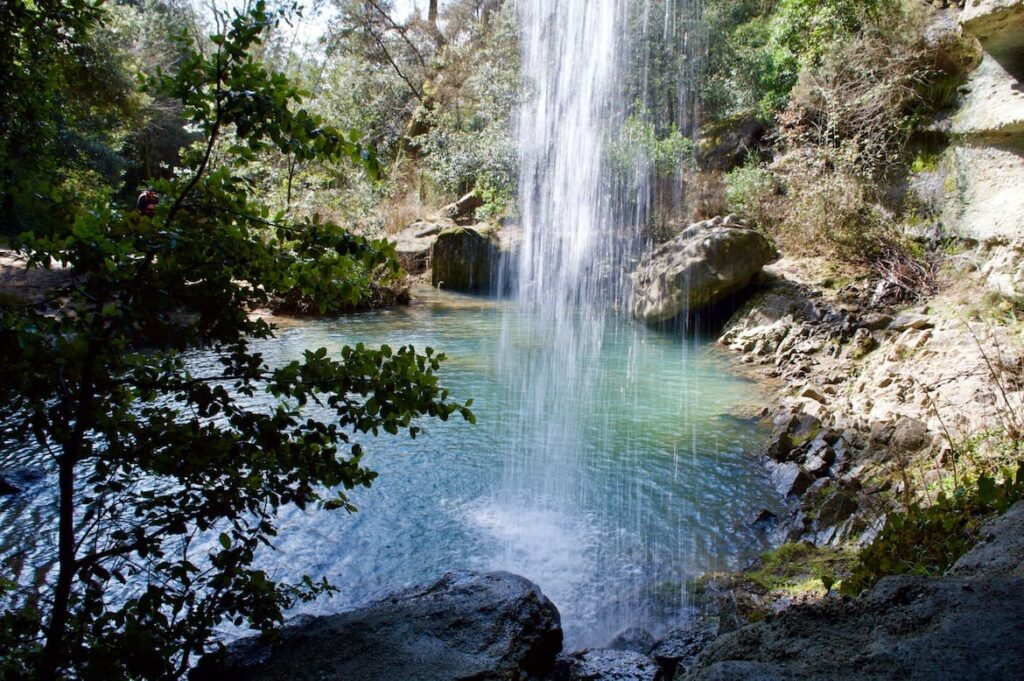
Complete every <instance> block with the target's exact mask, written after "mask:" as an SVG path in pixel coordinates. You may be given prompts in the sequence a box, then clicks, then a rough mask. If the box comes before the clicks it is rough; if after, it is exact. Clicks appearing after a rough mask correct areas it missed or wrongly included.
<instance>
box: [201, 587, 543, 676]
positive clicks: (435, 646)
mask: <svg viewBox="0 0 1024 681" xmlns="http://www.w3.org/2000/svg"><path fill="white" fill-rule="evenodd" d="M561 648H562V628H561V620H560V617H559V614H558V610H557V609H556V608H555V606H554V605H553V604H552V603H551V601H549V600H548V599H547V598H546V597H545V596H544V595H543V594H542V593H541V592H540V589H539V588H537V586H536V585H534V584H533V583H532V582H530V581H528V580H526V579H524V578H522V577H518V576H516V575H512V574H509V573H506V572H494V573H490V574H478V573H472V572H455V573H451V574H449V575H446V576H445V577H444V578H442V579H441V580H440V581H439V582H437V583H436V584H433V585H432V586H428V587H418V588H413V589H408V590H406V591H402V592H400V593H397V594H394V595H392V596H390V597H388V598H386V599H384V600H381V601H378V602H377V603H373V604H371V605H368V606H366V607H363V608H360V609H358V610H353V611H351V612H346V613H342V614H339V615H331V616H326V617H310V618H303V619H302V621H300V622H299V623H297V624H295V625H292V626H289V627H286V628H285V629H284V630H283V631H282V635H281V638H280V640H279V642H277V643H276V644H274V645H272V646H271V645H266V644H263V643H261V642H260V641H259V640H258V639H257V638H249V639H244V640H242V641H239V642H237V643H235V644H232V645H231V646H229V648H228V651H227V655H226V656H225V657H223V659H219V660H218V659H216V658H213V657H211V658H207V659H205V660H203V662H202V664H200V666H199V668H198V669H197V670H196V671H195V672H194V673H193V674H192V677H191V678H192V679H193V680H194V681H195V680H200V681H232V680H235V679H238V680H241V679H246V680H247V681H248V680H251V681H270V680H272V679H273V680H278V679H280V680H284V679H288V680H289V681H292V680H294V681H302V680H304V679H308V680H313V679H316V680H317V681H331V680H336V681H356V680H357V679H358V680H359V681H397V680H399V679H401V680H413V679H416V680H419V681H432V680H436V681H454V680H457V679H474V680H480V681H482V680H485V679H529V678H538V677H540V678H543V677H546V676H548V675H549V674H550V673H551V672H552V671H553V670H554V665H555V658H556V656H557V655H558V653H559V651H560V650H561Z"/></svg>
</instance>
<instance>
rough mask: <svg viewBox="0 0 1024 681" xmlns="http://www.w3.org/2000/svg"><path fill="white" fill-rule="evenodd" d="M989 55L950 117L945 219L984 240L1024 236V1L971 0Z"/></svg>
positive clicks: (966, 24)
mask: <svg viewBox="0 0 1024 681" xmlns="http://www.w3.org/2000/svg"><path fill="white" fill-rule="evenodd" d="M960 25H961V27H962V30H963V32H964V34H965V35H966V36H969V37H974V38H976V39H977V40H978V41H979V42H980V44H981V47H982V50H983V58H982V61H981V64H980V65H979V66H978V68H977V69H976V70H975V71H974V72H973V73H972V74H971V77H970V80H969V81H968V83H967V84H966V86H965V87H964V97H963V102H962V105H961V107H960V109H959V110H958V111H957V112H956V113H955V114H954V116H953V117H952V120H951V121H950V129H949V132H950V133H951V139H952V140H953V146H952V149H951V150H950V153H949V157H948V160H947V164H948V171H949V172H948V176H947V179H946V183H945V185H946V189H947V191H946V200H945V205H944V207H943V219H944V222H945V223H946V224H947V225H948V226H950V227H952V228H953V229H954V230H955V232H956V233H957V234H958V235H960V236H964V237H968V238H971V239H975V240H977V241H979V242H993V241H1020V240H1021V239H1024V192H1022V191H1021V189H1020V188H1021V187H1024V0H969V1H968V2H967V4H966V7H965V9H964V11H963V13H962V14H961V16H960Z"/></svg>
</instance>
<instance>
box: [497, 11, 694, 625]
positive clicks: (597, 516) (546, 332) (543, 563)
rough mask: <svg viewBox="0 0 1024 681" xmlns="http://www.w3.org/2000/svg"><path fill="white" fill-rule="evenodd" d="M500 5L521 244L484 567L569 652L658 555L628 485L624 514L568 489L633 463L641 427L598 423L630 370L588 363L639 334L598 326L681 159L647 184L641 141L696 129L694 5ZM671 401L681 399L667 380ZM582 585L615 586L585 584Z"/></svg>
mask: <svg viewBox="0 0 1024 681" xmlns="http://www.w3.org/2000/svg"><path fill="white" fill-rule="evenodd" d="M515 1H516V2H517V11H518V19H519V25H520V39H521V43H520V54H521V65H522V75H523V88H524V92H523V104H522V108H521V111H520V115H519V121H518V138H519V155H520V187H519V197H518V207H519V213H520V220H519V222H520V225H521V236H520V247H519V249H518V257H517V258H516V259H515V260H514V261H511V260H510V261H509V262H508V263H506V267H505V271H504V276H505V277H506V278H507V281H508V284H509V288H511V290H512V291H513V292H514V296H513V297H514V298H515V304H516V305H518V306H519V309H520V311H521V314H512V315H509V316H507V317H506V321H505V329H504V332H503V341H502V343H503V346H504V347H503V348H502V350H501V354H502V356H503V357H509V358H515V359H514V360H509V361H515V362H516V366H506V367H504V369H503V372H504V373H505V374H508V375H509V376H511V377H512V379H511V380H510V381H509V387H508V394H507V397H506V404H507V405H508V414H507V417H506V418H507V423H505V424H504V425H503V428H504V431H505V432H506V433H507V436H506V441H507V443H508V445H507V446H508V450H509V451H508V460H507V465H506V470H505V478H504V483H503V485H502V489H501V491H500V492H499V493H498V494H497V498H496V499H495V500H494V503H493V504H492V505H491V507H489V508H488V509H487V510H486V511H484V512H482V517H483V519H482V520H481V523H482V524H483V525H485V526H487V527H488V528H489V530H490V531H491V532H492V533H493V534H494V535H495V536H496V537H498V538H499V540H500V541H503V542H504V543H505V551H504V553H503V556H502V558H501V561H499V564H498V566H500V567H502V568H504V569H510V570H512V571H516V572H520V573H521V574H524V575H526V576H527V577H529V578H531V579H533V580H535V581H537V582H538V583H539V584H540V585H541V587H542V588H543V589H544V590H545V592H546V593H547V594H548V595H549V596H551V597H552V599H553V600H554V601H555V603H556V604H557V605H558V607H559V608H560V609H561V610H562V612H563V615H564V620H565V621H566V623H567V624H566V632H567V637H568V638H569V640H570V641H575V642H576V643H586V644H588V645H592V644H600V643H601V642H602V641H601V640H600V637H601V636H605V635H607V634H608V633H609V632H612V633H614V629H615V628H616V627H618V626H621V625H628V624H632V623H635V622H636V621H637V620H638V618H640V617H641V611H642V610H644V608H645V607H647V606H648V605H649V603H648V602H647V601H648V600H649V598H648V596H647V595H644V594H643V593H641V591H642V589H643V588H646V587H648V586H649V584H648V579H649V577H650V575H646V574H645V572H646V571H648V569H649V568H650V564H651V562H652V561H655V560H660V558H654V556H656V555H657V554H658V549H659V547H654V546H650V545H648V544H647V543H646V534H645V530H644V527H645V522H646V520H645V518H644V515H645V514H647V513H651V512H652V511H651V509H650V508H647V505H648V504H647V503H646V502H644V501H642V500H643V499H644V498H646V497H645V490H644V489H642V485H643V483H642V481H637V483H636V487H630V488H623V489H619V490H616V491H615V494H616V495H618V497H619V499H620V500H621V501H624V502H625V503H624V504H619V506H620V507H621V506H622V505H625V506H626V507H628V508H629V512H628V513H626V514H624V515H621V517H619V516H618V514H615V515H616V517H609V516H610V515H612V514H609V513H607V512H606V511H605V510H604V509H605V508H606V506H605V505H603V504H602V503H601V500H599V499H595V498H593V495H594V492H593V490H592V489H590V488H588V487H587V486H586V485H585V484H584V483H583V480H584V479H587V478H592V477H594V476H595V475H597V476H600V475H601V474H602V473H601V471H603V470H606V468H607V467H608V466H635V465H636V464H637V462H638V461H639V460H640V457H644V456H646V455H648V454H649V452H648V449H649V445H645V444H643V443H644V442H645V438H646V437H647V435H648V434H647V433H644V432H642V426H638V425H636V424H626V425H623V424H621V423H618V422H617V419H616V414H615V404H616V403H621V402H623V401H631V402H633V403H635V402H636V401H637V399H638V397H639V395H638V393H639V391H641V390H643V388H642V387H641V385H642V382H641V381H639V380H638V379H639V378H640V377H639V376H638V375H637V369H636V367H635V366H634V367H632V368H627V370H626V371H625V372H624V373H623V372H619V373H613V372H610V371H608V370H607V367H606V358H605V353H607V348H608V347H609V346H610V345H614V346H615V347H617V348H622V347H623V346H625V347H626V348H627V352H628V353H629V355H630V356H632V357H634V358H635V357H636V356H637V355H638V354H639V353H638V352H637V348H638V346H639V344H642V343H643V342H644V338H645V333H646V331H645V330H643V329H638V328H635V327H630V326H628V325H625V326H624V325H622V324H621V323H620V324H611V323H609V322H610V317H609V315H612V314H619V313H620V312H621V311H622V310H625V309H628V308H627V305H628V299H629V295H630V286H629V281H630V280H629V273H630V272H631V270H632V268H633V265H634V263H635V261H636V260H637V258H638V257H639V255H640V254H641V252H642V250H643V249H644V248H646V247H647V246H648V245H649V237H648V233H649V230H648V228H649V227H650V226H651V224H652V222H653V221H654V220H656V219H658V218H659V217H664V214H665V213H666V212H667V213H668V214H671V213H672V212H673V211H678V209H679V201H678V199H679V196H678V188H679V187H681V177H680V176H679V171H680V170H681V168H682V161H681V159H680V160H679V161H678V163H677V165H676V167H675V169H674V171H675V172H674V173H670V177H669V178H668V179H667V181H666V180H664V178H663V179H662V182H661V183H660V184H659V181H658V178H657V177H656V173H655V172H654V171H655V167H656V164H657V163H658V162H659V161H661V162H662V163H664V161H665V159H659V158H657V156H658V152H657V149H652V148H651V145H650V144H645V143H644V141H645V140H647V141H650V138H655V139H656V138H658V137H665V136H668V135H671V134H675V135H677V136H678V135H683V134H686V133H688V132H691V131H692V128H693V126H694V124H695V122H696V116H695V113H694V112H695V109H696V106H695V102H696V98H695V95H694V90H693V88H691V87H690V84H691V82H692V80H691V79H690V78H688V77H687V74H691V75H692V73H693V71H694V69H695V63H696V62H695V60H694V58H693V57H694V56H695V55H697V54H699V52H700V51H701V50H702V49H703V46H702V44H701V41H700V34H701V32H700V6H699V2H698V0H515ZM670 161H671V159H670ZM666 206H668V208H667V209H666ZM683 360H685V358H680V361H683ZM499 361H500V360H499ZM636 361H637V360H636V359H634V364H635V363H636ZM628 366H629V365H627V367H628ZM597 396H606V397H605V398H603V401H599V398H598V397H597ZM674 399H678V400H683V401H685V400H689V399H692V397H691V396H690V395H688V394H687V393H686V388H685V386H679V389H678V393H677V394H676V396H675V397H674ZM551 453H554V454H551ZM584 472H586V474H584ZM609 547H611V548H609ZM623 556H629V559H628V560H626V559H623ZM610 561H611V562H614V561H618V562H615V564H613V565H609V564H608V563H609V562H610ZM598 574H601V575H607V574H618V575H619V577H618V578H617V582H618V583H615V584H613V583H605V584H595V582H597V581H598V580H596V579H595V577H596V575H598ZM677 605H678V603H677Z"/></svg>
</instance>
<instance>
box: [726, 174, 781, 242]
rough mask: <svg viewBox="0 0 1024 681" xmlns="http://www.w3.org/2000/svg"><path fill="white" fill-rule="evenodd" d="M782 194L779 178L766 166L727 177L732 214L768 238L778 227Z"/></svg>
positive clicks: (727, 192) (728, 198)
mask: <svg viewBox="0 0 1024 681" xmlns="http://www.w3.org/2000/svg"><path fill="white" fill-rule="evenodd" d="M781 192H782V186H781V184H780V182H779V178H778V177H777V176H776V175H775V173H773V172H772V171H771V170H770V169H769V168H767V167H766V166H762V165H747V166H743V167H740V168H737V169H735V170H733V171H732V172H730V173H728V174H727V175H726V176H725V198H726V201H727V202H728V205H729V210H730V211H731V212H733V213H736V214H738V215H740V216H741V217H743V218H746V219H747V220H748V221H750V222H751V223H752V224H753V225H754V226H755V227H757V228H758V229H760V230H762V231H764V232H767V233H769V234H772V233H774V232H775V231H776V228H777V227H778V219H779V205H778V204H779V201H780V196H781Z"/></svg>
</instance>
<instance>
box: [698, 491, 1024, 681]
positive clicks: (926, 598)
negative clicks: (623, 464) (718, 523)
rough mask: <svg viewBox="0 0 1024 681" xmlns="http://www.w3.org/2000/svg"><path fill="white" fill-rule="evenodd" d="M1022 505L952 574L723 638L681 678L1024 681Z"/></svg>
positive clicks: (798, 611) (789, 613) (797, 610)
mask: <svg viewBox="0 0 1024 681" xmlns="http://www.w3.org/2000/svg"><path fill="white" fill-rule="evenodd" d="M1021 537H1024V502H1020V503H1018V504H1017V505H1016V506H1015V507H1014V508H1013V509H1011V510H1010V511H1009V512H1008V513H1007V514H1005V515H1004V516H1003V517H1002V518H999V519H996V520H994V521H993V522H991V523H989V524H988V525H986V527H985V528H984V529H983V531H982V539H981V541H980V542H979V543H978V545H977V546H976V547H975V548H974V549H973V550H972V551H971V552H970V553H968V554H967V555H966V556H964V557H963V558H961V560H960V561H959V562H958V563H957V564H956V565H954V567H953V568H952V570H951V571H950V576H947V577H941V578H927V577H916V576H898V577H888V578H886V579H883V580H882V581H880V582H879V583H878V584H877V585H876V586H875V588H874V589H873V590H872V591H871V592H870V593H869V594H868V595H866V596H864V597H861V598H858V599H854V600H840V599H829V600H826V601H824V602H822V603H818V604H815V605H807V606H797V607H793V608H790V609H788V610H785V611H783V612H782V613H781V614H779V615H777V616H776V617H773V618H771V619H769V620H767V621H765V622H760V623H757V624H752V625H749V626H746V627H743V628H741V629H739V630H737V631H734V632H732V633H729V634H726V635H724V636H721V637H719V638H718V639H717V640H716V641H715V642H714V643H712V644H711V645H710V646H709V647H708V648H707V649H706V650H705V651H704V653H703V654H702V655H701V657H700V659H699V662H698V664H697V666H696V667H695V668H694V669H692V670H691V671H690V672H689V673H688V674H687V675H685V676H682V677H680V678H684V679H689V680H691V681H697V680H700V681H708V680H711V679H722V680H725V679H728V680H729V681H742V680H744V679H757V680H759V681H763V680H770V679H814V680H816V679H821V680H822V681H824V680H825V679H866V680H868V679H870V680H874V679H878V680H881V679H901V680H903V679H905V680H908V681H913V680H920V681H932V680H937V679H943V680H949V681H953V680H961V679H962V680H963V681H973V680H975V679H986V681H1003V680H1006V681H1011V680H1012V681H1017V680H1018V679H1024V578H1022V577H1024V540H1022V539H1021Z"/></svg>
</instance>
